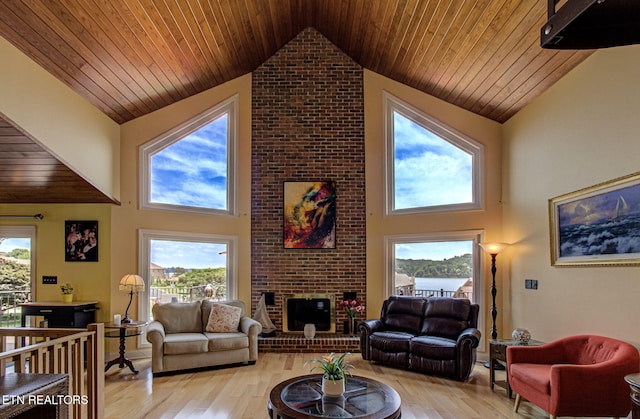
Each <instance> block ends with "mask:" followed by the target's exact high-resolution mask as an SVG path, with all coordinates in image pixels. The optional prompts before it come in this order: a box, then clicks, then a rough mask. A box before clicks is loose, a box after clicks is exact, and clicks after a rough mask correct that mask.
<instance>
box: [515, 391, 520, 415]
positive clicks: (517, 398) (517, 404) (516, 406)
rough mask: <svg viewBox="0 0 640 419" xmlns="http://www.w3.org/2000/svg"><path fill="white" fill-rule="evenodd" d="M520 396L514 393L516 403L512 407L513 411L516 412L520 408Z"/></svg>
mask: <svg viewBox="0 0 640 419" xmlns="http://www.w3.org/2000/svg"><path fill="white" fill-rule="evenodd" d="M520 398H521V397H520V395H519V394H518V393H516V402H515V403H514V405H513V411H514V412H518V408H519V407H520Z"/></svg>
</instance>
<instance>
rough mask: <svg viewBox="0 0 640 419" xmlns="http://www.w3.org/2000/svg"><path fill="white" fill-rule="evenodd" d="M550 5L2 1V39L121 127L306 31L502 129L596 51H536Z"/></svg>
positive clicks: (498, 0) (490, 1) (500, 0)
mask: <svg viewBox="0 0 640 419" xmlns="http://www.w3.org/2000/svg"><path fill="white" fill-rule="evenodd" d="M546 3H547V2H546V0H118V1H110V0H58V1H48V0H22V1H19V0H3V1H2V2H0V36H2V37H4V38H5V39H6V40H8V41H9V42H11V43H12V44H13V45H15V46H16V47H17V48H19V49H20V50H21V51H23V52H24V53H25V54H27V55H28V56H29V57H31V58H32V59H33V60H35V61H36V62H37V63H38V64H40V65H41V66H42V67H43V68H45V69H46V70H47V71H49V72H50V73H51V74H53V75H54V76H55V77H57V78H58V79H60V80H61V81H62V82H64V83H65V84H67V85H68V86H69V87H70V88H72V89H73V90H75V91H76V92H78V93H79V94H80V95H81V96H83V97H84V98H86V99H87V100H88V101H89V102H91V103H92V104H93V105H95V106H96V107H97V108H98V109H100V110H101V111H102V112H104V113H105V114H106V115H108V116H109V117H110V118H111V119H113V120H114V121H116V122H117V123H124V122H127V121H130V120H132V119H134V118H137V117H140V116H142V115H145V114H147V113H150V112H152V111H154V110H156V109H159V108H162V107H164V106H167V105H169V104H171V103H174V102H176V101H179V100H181V99H184V98H186V97H189V96H191V95H194V94H197V93H199V92H202V91H204V90H206V89H209V88H211V87H214V86H217V85H219V84H221V83H224V82H226V81H228V80H231V79H233V78H236V77H238V76H241V75H243V74H247V73H249V72H251V71H253V70H254V69H255V68H256V67H258V66H259V65H260V64H261V63H263V62H264V61H265V60H266V59H268V58H269V57H270V56H271V55H273V54H274V53H275V52H276V51H278V50H279V49H280V48H281V47H282V46H284V45H285V44H286V43H287V42H288V41H290V40H291V39H292V38H294V37H295V36H296V35H297V34H298V33H299V32H300V31H301V30H303V29H304V28H306V27H309V26H312V27H315V28H316V29H317V30H318V31H319V32H320V33H322V34H323V35H324V36H325V37H327V39H329V40H330V41H331V42H333V43H334V44H335V45H336V46H338V47H339V48H340V49H341V50H342V51H344V52H345V53H346V54H347V55H349V56H350V57H351V58H352V59H353V60H355V61H356V62H358V63H359V64H360V65H362V66H363V67H365V68H367V69H369V70H371V71H374V72H376V73H379V74H382V75H384V76H386V77H389V78H391V79H394V80H397V81H399V82H401V83H404V84H406V85H408V86H411V87H414V88H416V89H418V90H420V91H423V92H425V93H427V94H430V95H433V96H435V97H438V98H440V99H443V100H445V101H447V102H449V103H452V104H454V105H457V106H459V107H462V108H464V109H467V110H469V111H471V112H474V113H476V114H478V115H482V116H485V117H487V118H490V119H492V120H495V121H498V122H504V121H506V120H508V119H509V118H510V117H511V116H513V115H514V114H515V113H516V112H518V111H519V110H520V109H522V108H523V107H524V106H525V105H526V104H527V103H529V102H530V101H531V100H532V99H533V98H535V97H536V96H538V95H539V94H540V93H542V92H543V91H545V90H546V89H547V88H548V87H549V86H551V85H553V83H555V82H556V81H557V80H558V79H560V78H561V77H562V76H563V75H565V74H566V73H567V72H568V71H569V70H571V69H572V68H574V67H575V66H576V65H577V64H579V63H580V62H582V61H583V60H584V59H585V58H586V57H587V56H589V55H590V54H591V53H592V51H556V50H543V49H541V48H540V47H539V30H540V27H541V26H542V25H543V24H544V22H545V21H546ZM5 169H6V166H4V165H0V170H2V171H4V170H5ZM14 202H15V201H14Z"/></svg>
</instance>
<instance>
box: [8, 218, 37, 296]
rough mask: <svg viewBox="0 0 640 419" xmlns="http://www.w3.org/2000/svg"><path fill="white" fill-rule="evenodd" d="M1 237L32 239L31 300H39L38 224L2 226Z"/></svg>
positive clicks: (30, 251)
mask: <svg viewBox="0 0 640 419" xmlns="http://www.w3.org/2000/svg"><path fill="white" fill-rule="evenodd" d="M0 237H7V238H29V239H31V248H30V249H29V253H30V255H31V266H30V268H29V269H30V271H31V272H30V275H31V278H30V282H31V300H32V301H37V298H36V288H37V287H36V260H37V258H36V247H37V246H36V226H26V225H23V226H0Z"/></svg>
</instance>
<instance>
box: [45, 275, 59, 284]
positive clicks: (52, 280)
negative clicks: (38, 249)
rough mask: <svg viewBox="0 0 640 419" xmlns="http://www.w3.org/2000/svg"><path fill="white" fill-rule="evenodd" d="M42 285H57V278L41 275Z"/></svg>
mask: <svg viewBox="0 0 640 419" xmlns="http://www.w3.org/2000/svg"><path fill="white" fill-rule="evenodd" d="M42 283H43V284H57V283H58V277H57V276H51V275H42Z"/></svg>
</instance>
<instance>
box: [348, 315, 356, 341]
mask: <svg viewBox="0 0 640 419" xmlns="http://www.w3.org/2000/svg"><path fill="white" fill-rule="evenodd" d="M355 334H356V319H355V317H350V318H349V336H354V335H355Z"/></svg>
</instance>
